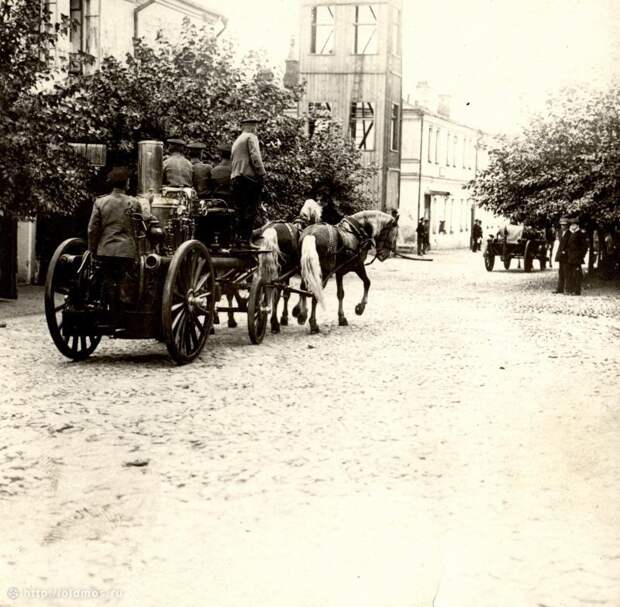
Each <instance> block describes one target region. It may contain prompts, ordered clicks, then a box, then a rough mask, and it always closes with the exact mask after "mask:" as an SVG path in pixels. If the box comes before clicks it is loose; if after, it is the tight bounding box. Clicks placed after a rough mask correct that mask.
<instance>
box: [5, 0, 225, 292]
mask: <svg viewBox="0 0 620 607" xmlns="http://www.w3.org/2000/svg"><path fill="white" fill-rule="evenodd" d="M43 8H44V10H47V11H49V12H50V13H51V17H52V20H53V21H54V20H55V21H58V20H60V18H61V15H67V16H70V17H71V19H72V20H73V24H74V26H73V27H72V29H71V31H70V33H69V35H68V36H65V37H63V38H62V39H61V40H60V41H59V43H58V47H57V53H58V55H59V56H65V57H66V56H67V55H68V57H69V58H70V61H69V70H70V71H79V70H82V69H84V70H94V69H96V68H97V67H98V66H99V64H100V62H101V60H102V59H103V58H104V57H105V56H108V55H112V56H115V57H117V58H123V57H125V55H126V54H127V53H131V52H132V50H133V46H134V40H135V39H136V38H144V39H145V40H147V41H152V40H153V39H154V38H155V36H156V34H157V32H158V31H159V30H162V31H164V32H165V33H166V34H168V35H170V36H174V34H175V33H176V32H178V31H179V30H180V28H181V27H182V23H183V20H184V19H185V18H189V20H190V22H192V23H194V24H196V25H200V26H203V25H204V26H206V27H207V28H211V29H212V30H213V33H214V35H219V34H220V33H221V32H222V31H223V30H224V28H225V27H226V22H227V21H226V18H225V17H224V16H223V15H221V14H220V13H218V12H216V11H214V10H212V9H209V8H207V7H206V6H205V5H204V4H203V3H201V2H197V1H195V0H43ZM79 53H88V54H89V55H91V56H92V57H94V63H93V64H92V65H82V62H80V61H77V60H71V59H74V58H76V59H77V56H78V55H79ZM83 147H84V146H83ZM92 147H93V149H91V150H86V151H87V152H88V153H89V156H99V157H101V154H100V153H99V150H97V149H95V148H96V147H97V146H92ZM99 147H101V146H99ZM103 163H105V158H104V159H103ZM0 219H1V220H2V222H3V226H4V224H6V227H5V228H3V229H2V230H0V236H1V235H2V234H1V232H2V231H7V233H10V234H12V235H16V236H13V237H12V238H11V242H12V244H11V246H10V250H8V251H6V252H5V251H4V250H2V251H0V255H1V256H0V277H4V278H7V280H0V297H7V296H8V297H10V296H13V295H14V290H15V281H14V279H13V278H12V276H11V277H10V279H8V278H9V277H8V275H9V274H14V272H15V270H14V268H15V265H16V267H17V280H18V281H20V282H25V283H30V282H32V281H33V280H34V279H36V278H37V274H38V272H37V253H36V249H37V245H36V243H37V238H39V240H41V239H42V238H43V237H44V235H43V234H41V230H43V231H49V230H50V227H49V226H42V225H39V229H37V222H36V221H20V222H17V225H16V226H15V225H14V221H13V220H10V219H8V218H0ZM61 223H62V225H67V226H70V225H71V222H70V221H69V220H66V221H64V223H63V222H61ZM15 258H16V263H15Z"/></svg>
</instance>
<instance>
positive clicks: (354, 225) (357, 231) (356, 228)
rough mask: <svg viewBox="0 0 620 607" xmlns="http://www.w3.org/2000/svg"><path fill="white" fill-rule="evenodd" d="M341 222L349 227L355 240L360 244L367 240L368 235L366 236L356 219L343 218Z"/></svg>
mask: <svg viewBox="0 0 620 607" xmlns="http://www.w3.org/2000/svg"><path fill="white" fill-rule="evenodd" d="M343 221H346V222H347V223H348V224H349V226H351V231H352V232H353V235H354V236H355V237H356V238H358V239H359V240H360V241H362V242H364V241H365V240H368V234H366V232H365V230H364V228H363V227H362V224H361V223H360V222H359V221H357V219H353V217H345V218H344V220H343Z"/></svg>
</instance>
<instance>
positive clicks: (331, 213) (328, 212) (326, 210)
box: [315, 184, 344, 226]
mask: <svg viewBox="0 0 620 607" xmlns="http://www.w3.org/2000/svg"><path fill="white" fill-rule="evenodd" d="M315 199H316V201H317V202H318V203H319V204H320V205H321V207H323V210H322V213H321V221H322V222H324V223H329V224H330V225H333V226H335V225H336V224H337V223H339V222H340V221H342V219H343V217H344V215H343V214H342V213H341V212H340V209H339V208H338V205H337V204H336V201H335V200H334V199H333V197H332V191H331V188H330V187H329V186H328V185H326V184H323V185H321V186H319V187H318V188H317V191H316V195H315Z"/></svg>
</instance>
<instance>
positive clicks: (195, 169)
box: [187, 142, 211, 199]
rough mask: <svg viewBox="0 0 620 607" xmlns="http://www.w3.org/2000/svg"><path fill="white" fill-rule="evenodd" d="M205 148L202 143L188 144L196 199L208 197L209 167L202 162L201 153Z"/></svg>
mask: <svg viewBox="0 0 620 607" xmlns="http://www.w3.org/2000/svg"><path fill="white" fill-rule="evenodd" d="M206 147H207V146H206V145H205V144H204V143H197V142H196V143H190V144H189V145H188V146H187V149H188V150H189V160H190V162H191V163H192V183H193V185H194V189H195V190H196V194H197V195H198V198H200V199H204V198H207V196H208V195H209V180H210V178H211V166H210V165H208V164H205V163H204V162H203V161H202V151H203V150H204V149H205V148H206Z"/></svg>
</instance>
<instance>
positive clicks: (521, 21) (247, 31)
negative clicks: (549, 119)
mask: <svg viewBox="0 0 620 607" xmlns="http://www.w3.org/2000/svg"><path fill="white" fill-rule="evenodd" d="M205 3H206V4H208V5H210V6H212V7H214V8H217V9H219V10H221V11H222V12H223V13H224V14H226V15H227V16H228V18H229V31H228V32H227V33H228V34H229V35H233V36H236V37H238V38H239V42H240V45H241V46H242V47H243V48H246V49H261V48H262V49H264V50H265V51H266V52H267V54H268V56H269V57H270V59H271V60H272V61H273V62H274V63H276V64H281V63H282V62H283V61H284V59H285V58H286V55H287V52H288V47H289V42H290V38H291V36H293V35H295V36H296V35H297V31H298V29H299V6H300V5H301V1H300V0H227V1H226V0H205ZM619 20H620V0H403V72H404V78H403V80H404V83H403V92H404V96H405V97H406V96H407V92H410V93H412V94H413V91H414V90H415V83H416V81H418V80H428V81H429V83H430V85H431V87H432V88H433V89H434V90H435V92H437V93H443V92H446V93H450V94H452V96H453V114H454V116H455V117H457V118H459V119H461V120H464V121H466V122H467V123H469V124H471V125H472V126H479V127H481V128H485V129H489V130H493V131H496V130H514V128H515V127H516V126H517V125H518V124H519V122H520V121H522V120H523V119H524V117H525V115H526V114H527V111H528V109H529V108H531V109H536V108H537V107H540V106H541V104H542V100H543V99H544V97H545V92H546V91H548V90H553V89H556V88H558V87H559V86H561V85H563V84H568V83H571V82H588V81H591V80H596V81H598V82H601V81H605V80H608V79H609V78H610V77H611V75H612V74H613V73H614V71H615V70H617V69H618V66H619V65H620V63H619V62H618V59H619V58H618V44H620V29H619V27H618V23H619ZM467 102H469V105H467Z"/></svg>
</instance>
